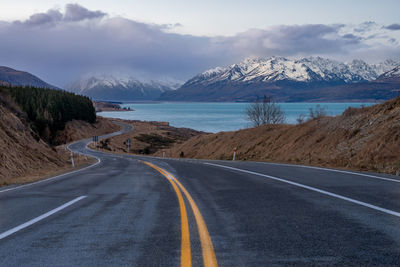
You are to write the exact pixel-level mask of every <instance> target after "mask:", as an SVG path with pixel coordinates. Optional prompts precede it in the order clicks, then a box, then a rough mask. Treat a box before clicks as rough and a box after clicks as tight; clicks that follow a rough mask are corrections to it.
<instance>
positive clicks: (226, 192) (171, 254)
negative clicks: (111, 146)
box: [0, 125, 400, 266]
mask: <svg viewBox="0 0 400 267" xmlns="http://www.w3.org/2000/svg"><path fill="white" fill-rule="evenodd" d="M123 126H124V127H123V129H122V130H121V131H120V132H117V133H114V134H112V135H117V134H120V133H124V132H126V131H129V130H131V129H130V127H129V126H127V125H123ZM112 135H108V136H107V137H109V136H112ZM90 141H91V140H89V139H86V140H82V141H79V142H76V143H73V144H71V145H70V146H69V148H70V149H71V150H72V151H74V152H76V153H84V154H87V155H91V156H94V157H96V158H97V159H98V161H99V162H98V163H96V164H95V165H92V166H90V167H88V168H85V169H82V170H78V171H75V172H72V173H69V174H64V175H60V176H57V177H53V178H50V179H47V180H43V181H40V182H36V183H31V184H27V185H22V186H14V187H4V188H1V189H0V259H1V260H0V265H1V266H280V265H285V266H286V265H295V266H311V265H337V266H346V265H357V266H360V265H361V266H365V265H388V266H399V265H400V179H399V177H396V176H390V175H383V174H373V173H370V174H365V173H357V172H347V171H340V170H332V169H324V168H315V167H307V166H294V165H286V164H272V163H260V162H240V161H235V162H232V161H210V160H193V159H168V158H155V157H140V156H132V155H116V154H106V153H102V152H99V151H94V150H90V149H89V148H87V144H88V143H89V142H90ZM133 145H134V144H133Z"/></svg>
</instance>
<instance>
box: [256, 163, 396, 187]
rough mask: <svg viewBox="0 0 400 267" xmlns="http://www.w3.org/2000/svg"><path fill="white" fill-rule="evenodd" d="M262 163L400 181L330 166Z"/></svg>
mask: <svg viewBox="0 0 400 267" xmlns="http://www.w3.org/2000/svg"><path fill="white" fill-rule="evenodd" d="M261 163H262V164H265V165H277V166H288V167H299V168H307V169H316V170H323V171H330V172H339V173H346V174H351V175H359V176H365V177H369V178H374V179H379V180H386V181H391V182H395V183H400V180H396V179H391V178H385V177H381V176H376V175H371V174H364V173H359V172H351V171H343V170H336V169H329V168H323V167H315V166H307V165H295V164H284V163H273V162H261Z"/></svg>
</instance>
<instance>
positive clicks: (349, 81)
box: [161, 57, 400, 102]
mask: <svg viewBox="0 0 400 267" xmlns="http://www.w3.org/2000/svg"><path fill="white" fill-rule="evenodd" d="M398 65H400V62H396V61H393V60H387V61H385V62H382V63H380V64H367V63H366V62H364V61H362V60H353V61H352V62H350V63H343V62H338V61H334V60H330V59H325V58H321V57H310V58H301V59H296V60H294V59H287V58H284V57H271V58H250V59H246V60H244V61H242V62H240V63H238V64H233V65H231V66H229V67H227V68H222V67H217V68H215V69H211V70H207V71H205V72H203V73H201V74H199V75H196V76H195V77H193V78H192V79H190V80H189V81H187V82H186V83H185V84H184V85H182V87H181V88H179V89H178V90H176V91H171V92H166V93H164V94H162V96H161V99H163V100H178V101H249V100H250V101H253V100H254V99H256V98H257V97H262V96H263V95H269V96H272V97H274V98H275V99H276V100H277V101H287V102H290V101H291V102H296V101H313V99H312V98H313V96H314V93H318V94H322V95H323V94H324V93H325V91H326V90H328V91H329V90H335V89H334V87H337V86H346V85H353V84H368V83H369V82H370V81H373V80H375V79H377V78H378V77H379V76H380V75H382V74H383V73H384V72H386V71H390V70H392V69H393V68H394V67H396V66H398ZM325 88H328V89H325ZM379 89H385V90H386V89H387V88H379ZM347 91H350V93H348V94H345V93H344V92H342V94H341V95H340V100H341V101H346V100H347V101H348V100H352V98H353V97H354V93H353V92H352V91H351V87H349V88H347ZM345 92H346V91H345ZM352 93H353V95H351V94H352ZM384 97H386V96H384ZM326 98H327V100H328V101H329V100H330V99H328V97H326ZM337 98H338V97H337ZM369 98H373V95H371V94H370V95H369ZM382 98H383V97H381V98H379V99H382ZM385 99H387V98H385Z"/></svg>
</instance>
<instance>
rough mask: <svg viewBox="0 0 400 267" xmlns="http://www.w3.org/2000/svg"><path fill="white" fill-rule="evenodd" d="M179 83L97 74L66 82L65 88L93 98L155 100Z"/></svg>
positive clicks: (176, 86) (106, 99)
mask: <svg viewBox="0 0 400 267" xmlns="http://www.w3.org/2000/svg"><path fill="white" fill-rule="evenodd" d="M180 85H181V83H179V82H178V81H175V80H167V81H152V80H150V81H146V82H143V81H139V80H138V79H135V78H132V77H127V78H126V77H125V78H117V77H115V76H112V75H98V76H89V77H86V78H81V79H79V80H77V81H74V82H72V83H70V84H68V85H67V86H66V87H65V89H66V90H68V91H72V92H75V93H78V94H81V95H86V96H89V97H91V98H92V99H94V100H105V101H145V100H157V99H158V98H159V97H160V96H161V94H162V93H164V92H168V91H171V90H173V89H176V88H178V87H179V86H180Z"/></svg>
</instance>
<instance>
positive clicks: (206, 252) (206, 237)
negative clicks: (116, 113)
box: [142, 161, 218, 267]
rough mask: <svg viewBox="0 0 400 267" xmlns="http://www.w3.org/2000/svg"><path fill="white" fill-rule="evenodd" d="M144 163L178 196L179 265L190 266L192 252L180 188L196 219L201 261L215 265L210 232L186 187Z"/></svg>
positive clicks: (215, 266)
mask: <svg viewBox="0 0 400 267" xmlns="http://www.w3.org/2000/svg"><path fill="white" fill-rule="evenodd" d="M142 162H143V163H144V164H146V165H148V166H150V167H151V168H153V169H155V170H157V171H158V172H160V173H161V174H162V175H163V176H164V177H165V178H167V180H168V181H169V182H170V183H171V185H172V187H173V188H174V190H175V193H176V195H177V197H178V202H179V209H180V213H181V266H185V267H190V266H192V254H191V248H190V235H189V223H188V217H187V211H186V205H185V201H184V199H183V196H182V193H181V190H182V192H183V194H184V195H185V197H186V199H187V200H188V202H189V204H190V207H191V208H192V211H193V214H194V218H195V220H196V224H197V229H198V232H199V236H200V242H201V250H202V253H203V263H204V266H205V267H217V266H218V263H217V258H216V257H215V252H214V247H213V244H212V242H211V238H210V234H209V233H208V229H207V226H206V223H205V222H204V219H203V216H202V215H201V213H200V211H199V208H198V207H197V205H196V203H195V202H194V200H193V198H192V197H191V196H190V194H189V192H188V191H187V190H186V188H185V187H184V186H183V185H182V184H181V183H180V182H179V181H178V179H176V178H175V177H174V176H173V175H172V174H170V173H169V172H167V171H166V170H164V169H162V168H160V167H158V166H156V165H154V164H152V163H150V162H147V161H142Z"/></svg>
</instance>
